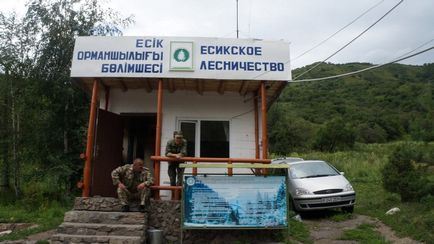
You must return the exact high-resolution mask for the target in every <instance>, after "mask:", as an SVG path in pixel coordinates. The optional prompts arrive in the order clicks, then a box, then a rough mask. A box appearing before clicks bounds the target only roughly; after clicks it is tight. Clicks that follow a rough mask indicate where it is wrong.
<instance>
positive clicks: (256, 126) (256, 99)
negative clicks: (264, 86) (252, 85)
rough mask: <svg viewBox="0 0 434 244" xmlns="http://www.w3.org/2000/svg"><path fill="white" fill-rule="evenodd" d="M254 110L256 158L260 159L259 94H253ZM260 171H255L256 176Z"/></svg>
mask: <svg viewBox="0 0 434 244" xmlns="http://www.w3.org/2000/svg"><path fill="white" fill-rule="evenodd" d="M253 96H254V97H253V108H254V110H255V115H254V116H255V158H256V159H259V121H258V120H259V118H258V117H259V112H258V92H255V93H254V94H253ZM260 173H261V170H260V169H255V174H256V175H259V174H260Z"/></svg>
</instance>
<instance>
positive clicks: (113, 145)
mask: <svg viewBox="0 0 434 244" xmlns="http://www.w3.org/2000/svg"><path fill="white" fill-rule="evenodd" d="M96 127H97V129H96V140H95V153H94V155H95V158H94V160H93V165H92V185H91V196H97V195H98V196H103V197H116V195H117V194H116V187H115V186H113V182H112V179H111V172H112V171H113V169H115V168H117V167H118V166H120V165H122V137H123V125H122V120H121V117H120V116H119V115H117V114H115V113H111V112H108V111H105V110H102V109H99V110H98V120H97V125H96Z"/></svg>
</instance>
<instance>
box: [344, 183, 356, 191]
mask: <svg viewBox="0 0 434 244" xmlns="http://www.w3.org/2000/svg"><path fill="white" fill-rule="evenodd" d="M344 191H354V189H353V186H351V184H349V183H348V184H347V185H346V186H345V188H344Z"/></svg>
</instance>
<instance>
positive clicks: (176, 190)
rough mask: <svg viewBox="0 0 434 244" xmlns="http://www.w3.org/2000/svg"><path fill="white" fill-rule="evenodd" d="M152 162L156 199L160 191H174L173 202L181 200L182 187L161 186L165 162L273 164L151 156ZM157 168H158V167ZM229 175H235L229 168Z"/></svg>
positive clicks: (263, 160)
mask: <svg viewBox="0 0 434 244" xmlns="http://www.w3.org/2000/svg"><path fill="white" fill-rule="evenodd" d="M151 160H152V161H154V169H157V170H154V185H153V186H151V189H152V190H154V191H156V192H155V194H154V198H156V199H159V198H160V194H159V193H160V190H171V191H172V200H179V198H180V196H181V191H182V186H161V185H160V170H159V169H160V167H159V166H160V163H161V161H163V162H168V163H171V162H180V161H181V162H185V163H187V162H191V163H192V164H198V163H226V164H229V165H230V164H233V163H251V164H269V163H271V160H270V159H254V158H197V157H183V158H180V159H177V158H173V157H164V156H151ZM156 166H157V167H156ZM227 169H228V175H229V176H232V175H233V168H232V167H228V168H227ZM192 171H193V172H192V173H193V175H197V167H193V169H192ZM262 173H263V174H266V173H267V171H266V169H264V171H263V172H262Z"/></svg>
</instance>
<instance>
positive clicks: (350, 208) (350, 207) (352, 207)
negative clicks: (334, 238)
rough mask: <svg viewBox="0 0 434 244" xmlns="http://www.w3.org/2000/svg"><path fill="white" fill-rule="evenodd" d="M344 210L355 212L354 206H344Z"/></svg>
mask: <svg viewBox="0 0 434 244" xmlns="http://www.w3.org/2000/svg"><path fill="white" fill-rule="evenodd" d="M342 211H344V212H346V213H353V212H354V206H348V207H342Z"/></svg>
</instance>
